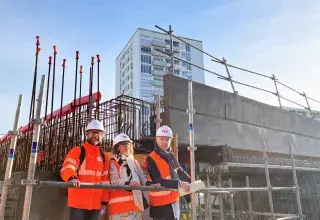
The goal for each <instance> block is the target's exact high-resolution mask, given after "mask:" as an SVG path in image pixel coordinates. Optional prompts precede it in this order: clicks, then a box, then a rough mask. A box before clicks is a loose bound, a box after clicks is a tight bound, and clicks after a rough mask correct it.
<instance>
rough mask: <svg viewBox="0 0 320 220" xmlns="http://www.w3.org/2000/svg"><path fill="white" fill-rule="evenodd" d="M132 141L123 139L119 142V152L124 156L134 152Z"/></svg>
mask: <svg viewBox="0 0 320 220" xmlns="http://www.w3.org/2000/svg"><path fill="white" fill-rule="evenodd" d="M132 147H133V146H132V143H131V142H130V141H123V142H120V143H118V152H119V153H120V154H121V155H123V156H126V157H127V156H129V155H130V154H131V153H132Z"/></svg>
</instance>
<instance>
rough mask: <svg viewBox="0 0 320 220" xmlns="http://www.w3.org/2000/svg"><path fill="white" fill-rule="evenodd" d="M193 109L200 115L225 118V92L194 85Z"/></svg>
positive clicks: (197, 84)
mask: <svg viewBox="0 0 320 220" xmlns="http://www.w3.org/2000/svg"><path fill="white" fill-rule="evenodd" d="M193 94H194V95H193V105H194V106H193V107H194V108H195V110H196V112H197V113H199V114H205V115H208V116H217V117H221V118H225V112H226V110H225V108H226V105H225V98H224V91H222V90H218V89H214V88H212V87H209V86H204V85H201V84H199V83H193Z"/></svg>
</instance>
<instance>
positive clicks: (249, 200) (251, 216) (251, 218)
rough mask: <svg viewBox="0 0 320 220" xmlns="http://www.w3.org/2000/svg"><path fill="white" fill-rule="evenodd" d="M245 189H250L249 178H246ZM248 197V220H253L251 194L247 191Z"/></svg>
mask: <svg viewBox="0 0 320 220" xmlns="http://www.w3.org/2000/svg"><path fill="white" fill-rule="evenodd" d="M246 187H248V188H249V187H250V182H249V177H248V176H246ZM247 197H248V209H249V213H248V214H249V220H253V210H252V202H251V194H250V191H247Z"/></svg>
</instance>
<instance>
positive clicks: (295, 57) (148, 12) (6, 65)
mask: <svg viewBox="0 0 320 220" xmlns="http://www.w3.org/2000/svg"><path fill="white" fill-rule="evenodd" d="M319 23H320V2H319V1H317V0H309V1H298V0H282V1H281V0H265V1H262V0H261V1H256V0H229V1H224V0H214V1H212V0H208V1H207V0H203V1H189V0H188V1H180V0H177V1H168V0H163V1H157V2H156V1H155V2H153V3H151V2H150V1H134V3H133V1H127V2H124V1H118V2H117V3H116V1H61V0H57V1H33V4H32V5H31V4H30V5H29V4H27V3H25V2H24V3H21V2H20V4H16V3H14V2H12V1H8V0H7V1H6V0H5V1H1V3H0V27H1V31H0V49H1V53H0V66H1V71H0V74H1V79H2V83H1V87H0V101H1V102H2V103H3V104H2V106H3V108H2V109H1V110H0V133H5V132H6V131H7V130H8V129H11V128H12V124H13V118H14V114H15V109H16V105H17V99H18V95H19V94H20V93H22V94H24V101H23V106H22V114H21V120H20V125H25V124H26V123H27V118H28V112H29V105H30V96H31V89H32V80H33V68H34V52H35V36H36V35H39V36H40V40H41V48H42V51H41V54H40V58H39V69H38V70H39V72H38V73H39V74H38V85H39V79H40V74H47V61H48V56H49V55H51V54H52V45H54V44H55V45H56V46H57V49H58V55H57V64H56V65H57V67H56V88H55V89H56V93H55V101H54V104H55V105H54V106H55V108H57V107H58V106H59V105H60V104H59V103H60V98H59V96H60V89H61V88H60V84H61V82H60V81H61V74H62V72H61V62H62V59H63V58H66V59H67V69H66V79H65V80H66V82H65V85H66V87H65V97H64V100H65V102H64V103H69V102H70V101H71V100H72V97H73V86H74V84H73V82H74V69H75V60H74V56H75V55H74V54H75V51H76V50H79V51H80V61H79V63H80V65H84V77H85V78H84V79H85V80H88V70H89V62H90V57H91V56H95V55H96V54H97V53H99V54H100V56H101V60H102V63H101V87H102V93H103V100H108V99H109V98H112V97H114V73H115V59H116V57H117V55H118V54H119V53H120V51H121V50H122V49H123V47H124V46H125V44H126V43H127V41H128V40H129V38H130V37H131V36H132V34H133V33H134V32H135V31H136V29H137V28H138V27H141V28H146V29H152V30H157V29H156V28H155V27H154V25H159V26H161V27H164V28H167V27H168V25H169V24H171V25H172V26H173V28H174V30H175V34H176V35H179V36H186V37H190V38H195V39H199V40H202V41H203V45H204V50H206V51H207V52H209V53H211V54H213V55H215V56H217V57H220V58H221V57H225V58H226V59H227V60H228V61H229V62H230V63H231V64H234V65H238V66H241V67H243V68H248V69H251V70H254V71H257V72H262V73H265V74H267V75H271V74H273V73H274V74H275V75H276V76H277V77H278V78H279V79H280V80H281V81H282V82H285V83H286V84H288V85H290V86H292V87H294V88H296V89H297V90H299V91H305V92H306V93H307V94H308V95H309V96H311V97H313V98H315V99H320V97H319V92H318V91H317V90H318V84H319V82H320V75H319V71H320V67H319V66H320V65H319V62H318V60H319V57H320V30H319V28H318V27H319ZM205 66H206V67H207V68H209V69H211V70H214V71H217V72H220V73H221V74H225V71H224V70H223V68H221V67H219V65H217V64H215V63H212V62H210V59H209V58H207V57H206V58H205ZM231 74H232V75H233V77H234V79H235V80H239V81H242V82H245V83H249V84H254V85H256V86H260V87H263V88H265V89H269V90H273V89H274V85H273V82H272V81H271V80H268V79H263V78H260V77H255V76H252V75H249V74H246V73H243V72H239V71H234V70H231ZM206 84H208V85H212V86H215V87H217V88H220V89H224V90H227V91H231V90H230V85H229V84H228V83H227V82H225V81H222V80H219V79H217V78H216V77H213V76H211V75H210V74H206ZM38 88H39V86H37V89H38ZM94 88H95V87H94ZM236 89H237V90H238V92H239V94H240V95H243V96H247V97H250V98H254V99H256V100H260V101H263V102H266V103H268V104H272V105H277V99H276V97H274V96H272V95H269V94H266V93H262V92H257V91H254V92H253V90H252V89H250V88H246V87H243V86H239V85H236ZM84 90H85V91H87V87H84ZM280 91H281V93H282V95H284V96H285V97H288V98H290V99H292V100H295V101H297V102H300V103H302V104H304V102H303V99H302V98H301V97H299V96H298V95H295V94H293V93H291V92H290V91H288V90H286V89H284V88H280ZM318 97H319V98H318ZM310 104H311V105H312V107H313V108H314V109H320V105H317V104H316V103H313V102H311V103H310ZM284 105H289V103H286V102H284Z"/></svg>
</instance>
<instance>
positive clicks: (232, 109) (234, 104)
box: [224, 92, 243, 121]
mask: <svg viewBox="0 0 320 220" xmlns="http://www.w3.org/2000/svg"><path fill="white" fill-rule="evenodd" d="M224 95H225V102H226V118H227V119H230V120H235V121H243V107H242V99H241V96H238V95H235V94H232V93H229V92H225V94H224Z"/></svg>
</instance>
